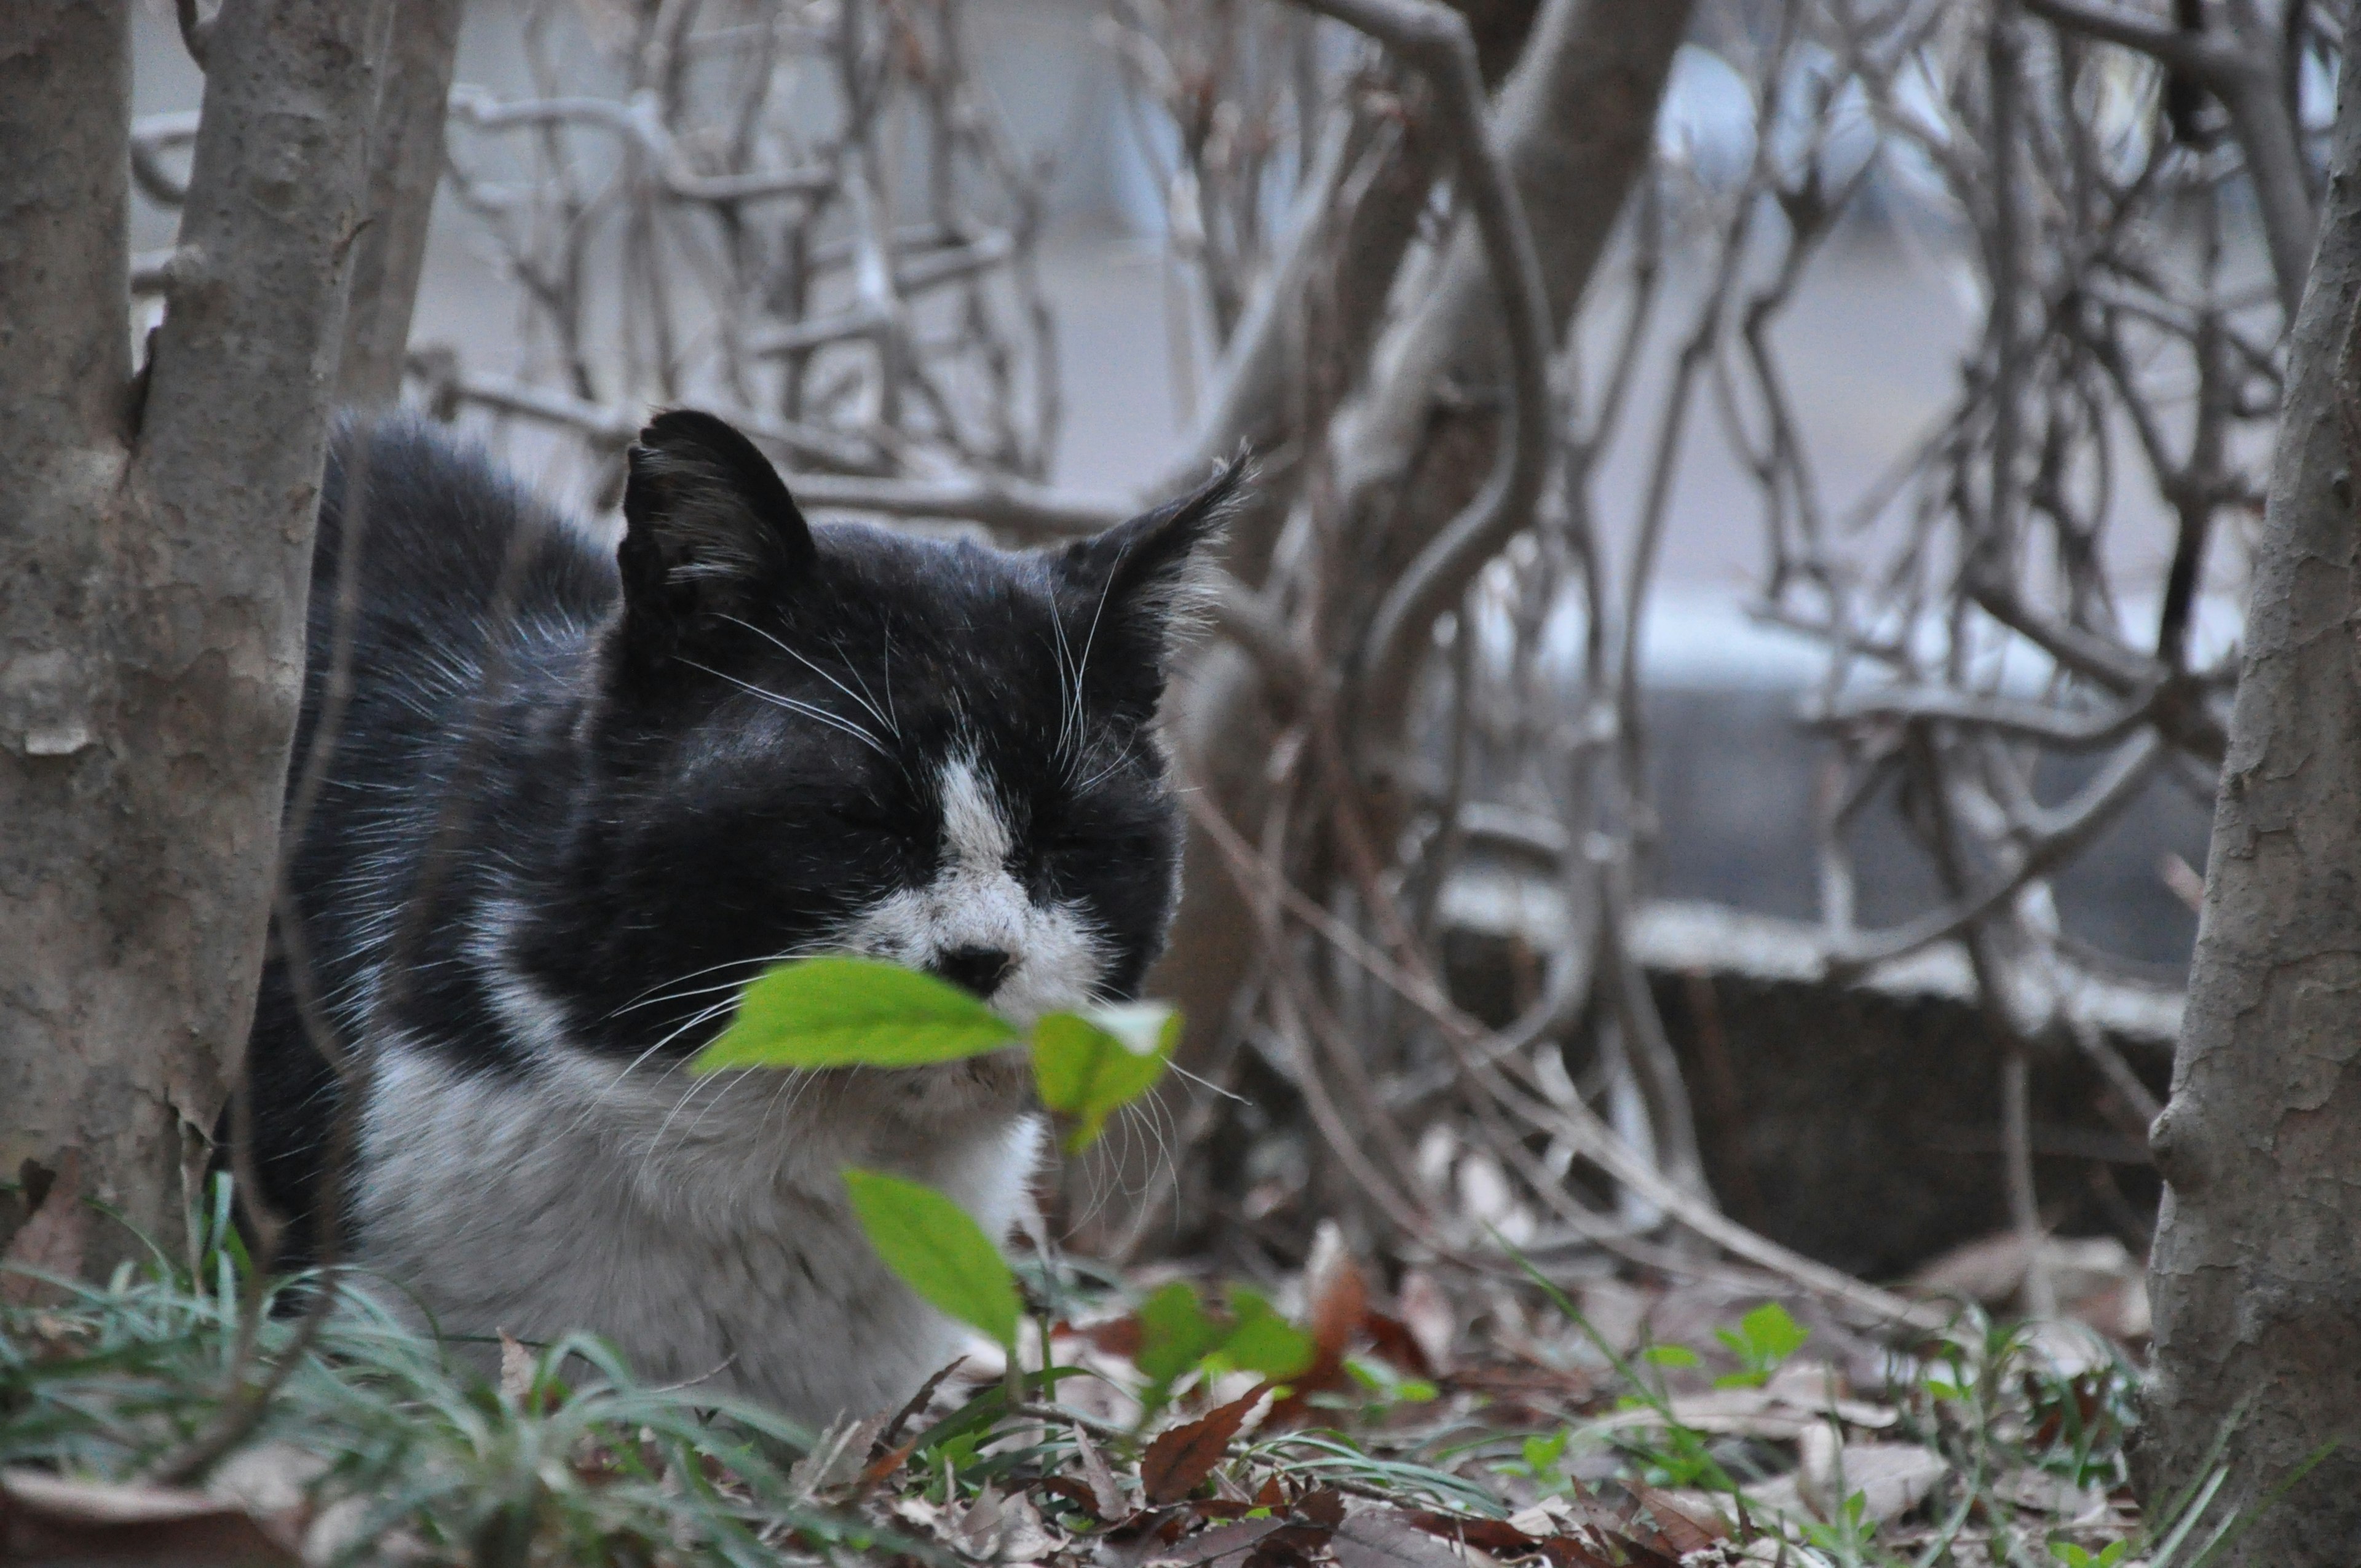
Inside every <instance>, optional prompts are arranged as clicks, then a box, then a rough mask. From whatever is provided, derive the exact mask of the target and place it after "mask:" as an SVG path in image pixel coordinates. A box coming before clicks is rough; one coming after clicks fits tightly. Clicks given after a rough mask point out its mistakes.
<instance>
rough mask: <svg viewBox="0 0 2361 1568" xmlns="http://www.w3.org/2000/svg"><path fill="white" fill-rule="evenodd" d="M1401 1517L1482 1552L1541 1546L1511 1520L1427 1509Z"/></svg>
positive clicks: (1508, 1553) (1507, 1553) (1513, 1553)
mask: <svg viewBox="0 0 2361 1568" xmlns="http://www.w3.org/2000/svg"><path fill="white" fill-rule="evenodd" d="M1402 1519H1403V1520H1404V1521H1405V1522H1406V1523H1409V1524H1411V1525H1412V1526H1415V1527H1416V1528H1417V1529H1420V1530H1424V1531H1426V1533H1427V1534H1429V1535H1439V1536H1441V1537H1442V1538H1443V1539H1444V1540H1445V1541H1464V1542H1466V1544H1467V1545H1469V1546H1472V1547H1475V1548H1476V1549H1477V1550H1478V1551H1479V1552H1490V1553H1492V1554H1493V1555H1494V1556H1498V1557H1522V1556H1524V1555H1525V1554H1526V1553H1527V1552H1532V1551H1535V1550H1537V1549H1538V1548H1539V1547H1540V1545H1541V1542H1540V1541H1537V1540H1535V1539H1534V1538H1533V1537H1532V1536H1531V1535H1528V1534H1526V1533H1525V1532H1524V1531H1523V1530H1519V1529H1518V1528H1517V1527H1516V1525H1515V1523H1514V1522H1512V1521H1511V1520H1509V1519H1477V1518H1473V1517H1469V1516H1464V1515H1460V1514H1437V1513H1426V1512H1415V1513H1406V1514H1404V1515H1403V1516H1402ZM1554 1528H1555V1527H1554V1523H1553V1524H1552V1525H1551V1532H1553V1533H1554Z"/></svg>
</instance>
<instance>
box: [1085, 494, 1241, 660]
mask: <svg viewBox="0 0 2361 1568" xmlns="http://www.w3.org/2000/svg"><path fill="white" fill-rule="evenodd" d="M1245 481H1246V464H1245V463H1244V462H1243V461H1233V462H1229V463H1224V464H1223V465H1222V466H1220V467H1219V468H1217V469H1215V470H1214V472H1213V477H1211V478H1209V479H1207V480H1206V481H1205V482H1204V483H1203V484H1202V485H1200V486H1198V487H1197V488H1195V489H1194V490H1191V491H1190V492H1189V493H1188V494H1187V495H1185V496H1181V497H1180V498H1179V499H1175V500H1170V501H1167V502H1165V503H1164V504H1163V505H1162V506H1160V507H1158V508H1157V509H1155V510H1153V511H1147V512H1142V513H1141V514H1140V515H1139V516H1137V517H1135V518H1133V519H1132V520H1131V521H1128V522H1119V523H1117V524H1115V527H1113V528H1110V529H1108V530H1107V531H1106V532H1104V533H1098V534H1093V535H1092V536H1091V537H1090V538H1088V539H1082V540H1077V541H1075V542H1074V543H1071V544H1069V545H1067V546H1066V548H1065V551H1064V553H1063V554H1061V555H1060V557H1059V562H1058V567H1059V572H1060V576H1062V577H1063V578H1064V580H1065V585H1066V591H1065V593H1064V594H1063V595H1061V596H1060V597H1061V598H1062V600H1063V603H1064V607H1065V609H1066V617H1067V620H1068V623H1069V624H1068V626H1067V638H1068V641H1069V643H1070V644H1071V648H1072V649H1073V650H1074V651H1075V653H1076V655H1077V657H1078V660H1079V661H1080V662H1081V663H1082V666H1083V671H1084V674H1085V678H1086V679H1087V680H1088V681H1089V683H1090V684H1091V685H1100V684H1101V683H1102V682H1105V683H1107V684H1108V685H1109V687H1110V688H1111V689H1112V691H1113V694H1114V695H1115V697H1116V698H1117V700H1118V701H1122V702H1126V703H1129V704H1133V705H1138V704H1142V703H1144V704H1145V705H1146V706H1147V707H1154V706H1155V704H1156V702H1157V699H1158V698H1159V697H1160V696H1162V695H1163V692H1164V679H1165V676H1166V674H1168V673H1169V672H1170V664H1171V654H1172V648H1173V645H1174V641H1175V639H1176V634H1177V633H1178V632H1179V631H1180V630H1183V629H1185V627H1186V625H1187V623H1188V622H1189V621H1190V620H1191V612H1192V611H1193V610H1194V609H1195V607H1196V603H1197V601H1198V599H1199V598H1200V594H1201V590H1202V584H1203V581H1204V577H1205V572H1204V570H1203V569H1202V568H1203V566H1204V564H1205V563H1204V555H1205V546H1206V545H1207V544H1208V543H1210V542H1211V541H1213V539H1214V538H1216V537H1217V536H1219V534H1220V533H1221V532H1222V525H1223V523H1224V521H1225V520H1226V519H1227V517H1228V515H1229V511H1230V505H1231V503H1232V501H1234V500H1235V499H1236V497H1237V494H1238V488H1239V487H1240V486H1241V485H1242V484H1244V483H1245ZM1085 650H1087V651H1088V652H1087V653H1086V654H1085V653H1084V651H1085Z"/></svg>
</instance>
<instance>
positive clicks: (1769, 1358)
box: [1738, 1301, 1812, 1366]
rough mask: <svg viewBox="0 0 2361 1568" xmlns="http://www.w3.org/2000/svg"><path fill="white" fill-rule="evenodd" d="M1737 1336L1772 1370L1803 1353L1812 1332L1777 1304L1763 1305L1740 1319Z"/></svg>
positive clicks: (1766, 1302)
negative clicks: (1794, 1355) (1791, 1357)
mask: <svg viewBox="0 0 2361 1568" xmlns="http://www.w3.org/2000/svg"><path fill="white" fill-rule="evenodd" d="M1738 1332H1740V1333H1741V1334H1742V1335H1744V1336H1745V1339H1746V1344H1747V1348H1748V1349H1749V1350H1751V1351H1752V1353H1753V1354H1755V1355H1757V1356H1760V1357H1761V1358H1762V1359H1763V1361H1764V1362H1766V1363H1768V1364H1769V1365H1773V1366H1776V1365H1779V1364H1780V1363H1781V1362H1783V1361H1784V1360H1786V1359H1787V1358H1788V1357H1789V1356H1791V1355H1793V1354H1795V1353H1796V1352H1797V1351H1799V1350H1801V1349H1803V1348H1804V1342H1805V1341H1806V1340H1807V1339H1809V1338H1811V1337H1812V1331H1811V1330H1809V1329H1807V1328H1806V1327H1804V1325H1803V1324H1801V1323H1799V1322H1797V1321H1795V1318H1794V1317H1793V1316H1791V1315H1790V1314H1789V1313H1788V1311H1787V1309H1786V1308H1784V1307H1783V1306H1781V1305H1780V1304H1779V1303H1778V1302H1776V1301H1765V1302H1763V1305H1761V1306H1759V1307H1757V1308H1755V1309H1754V1310H1752V1311H1751V1312H1749V1313H1747V1314H1746V1316H1744V1317H1742V1318H1741V1319H1739V1320H1738Z"/></svg>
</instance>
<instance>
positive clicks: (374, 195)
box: [336, 0, 462, 403]
mask: <svg viewBox="0 0 2361 1568" xmlns="http://www.w3.org/2000/svg"><path fill="white" fill-rule="evenodd" d="M461 8H462V7H461V3H460V0H393V17H392V22H391V33H390V38H388V40H387V44H386V52H385V69H384V71H383V72H382V73H381V74H382V75H383V78H384V81H383V84H382V85H381V86H380V87H379V89H378V101H377V117H376V120H375V122H374V124H373V125H372V126H371V127H370V131H369V176H368V181H369V184H368V226H367V227H365V228H363V229H362V230H361V235H360V238H359V239H358V241H357V242H356V243H355V245H354V247H353V281H352V291H351V304H350V306H349V308H348V309H347V310H346V313H345V349H344V355H343V357H342V358H341V359H340V360H339V361H338V365H337V370H336V399H337V400H338V401H339V402H346V403H390V402H392V401H393V400H395V399H397V398H399V397H400V396H401V369H402V360H403V356H404V354H405V353H406V351H407V350H408V349H409V347H410V315H411V310H412V307H413V306H414V305H415V304H416V303H417V302H418V274H419V271H420V269H422V268H423V267H424V266H425V264H426V233H427V228H428V225H429V221H430V220H431V219H432V218H433V216H434V189H435V186H436V184H437V183H438V182H440V181H441V180H442V177H443V123H444V118H445V115H446V114H447V113H448V112H449V108H450V102H451V72H452V71H453V69H454V67H455V65H456V61H457V60H458V58H459V13H460V10H461Z"/></svg>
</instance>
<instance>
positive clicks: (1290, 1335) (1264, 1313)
mask: <svg viewBox="0 0 2361 1568" xmlns="http://www.w3.org/2000/svg"><path fill="white" fill-rule="evenodd" d="M1230 1310H1231V1311H1233V1312H1235V1314H1236V1315H1237V1326H1236V1327H1235V1328H1233V1329H1231V1330H1230V1332H1228V1333H1227V1334H1224V1336H1223V1337H1222V1342H1221V1343H1220V1344H1219V1345H1217V1346H1216V1347H1215V1350H1216V1352H1217V1353H1218V1354H1220V1356H1221V1358H1222V1359H1223V1360H1224V1361H1226V1362H1228V1363H1229V1364H1230V1365H1232V1366H1235V1367H1236V1368H1237V1369H1238V1370H1239V1371H1241V1372H1257V1373H1260V1374H1261V1375H1262V1376H1265V1377H1268V1378H1269V1379H1270V1380H1271V1381H1272V1382H1274V1383H1284V1382H1285V1381H1287V1379H1289V1378H1290V1377H1293V1376H1298V1375H1299V1374H1301V1372H1302V1371H1303V1370H1304V1369H1305V1368H1307V1367H1309V1366H1310V1365H1312V1351H1313V1347H1312V1336H1311V1335H1310V1334H1307V1333H1305V1332H1303V1331H1302V1330H1301V1329H1299V1328H1297V1327H1296V1326H1295V1325H1294V1324H1293V1323H1290V1322H1289V1321H1287V1320H1286V1319H1285V1318H1282V1317H1280V1316H1279V1310H1278V1309H1277V1308H1275V1307H1273V1306H1272V1305H1271V1304H1270V1303H1269V1302H1268V1301H1266V1300H1264V1299H1262V1298H1261V1297H1260V1296H1258V1295H1257V1294H1256V1293H1255V1292H1254V1291H1252V1290H1249V1289H1247V1288H1246V1287H1244V1286H1242V1285H1233V1286H1231V1287H1230Z"/></svg>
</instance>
